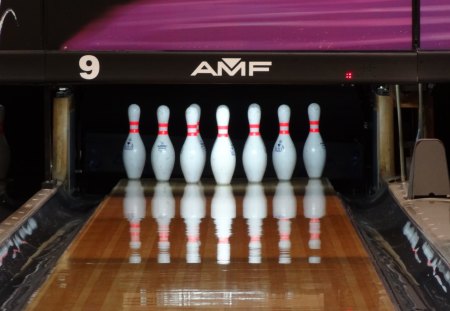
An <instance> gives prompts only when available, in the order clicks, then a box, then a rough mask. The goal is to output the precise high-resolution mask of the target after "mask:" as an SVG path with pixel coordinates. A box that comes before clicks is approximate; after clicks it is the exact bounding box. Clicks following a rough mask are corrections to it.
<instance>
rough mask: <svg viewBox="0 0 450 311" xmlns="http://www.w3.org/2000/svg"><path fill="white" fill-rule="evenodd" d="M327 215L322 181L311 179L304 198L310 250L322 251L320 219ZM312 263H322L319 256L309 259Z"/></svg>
mask: <svg viewBox="0 0 450 311" xmlns="http://www.w3.org/2000/svg"><path fill="white" fill-rule="evenodd" d="M325 213H326V198H325V194H324V189H323V185H322V181H321V180H320V179H315V178H314V179H309V180H308V184H307V185H306V188H305V196H304V197H303V214H304V215H305V217H306V218H308V219H309V241H308V246H309V248H310V249H320V247H321V241H320V218H322V217H323V216H325ZM309 261H310V263H320V257H319V256H311V257H309Z"/></svg>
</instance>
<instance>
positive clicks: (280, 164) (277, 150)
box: [272, 105, 297, 180]
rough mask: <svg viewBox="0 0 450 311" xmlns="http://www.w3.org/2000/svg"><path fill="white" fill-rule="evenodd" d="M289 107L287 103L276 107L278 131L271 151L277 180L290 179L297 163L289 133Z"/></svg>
mask: <svg viewBox="0 0 450 311" xmlns="http://www.w3.org/2000/svg"><path fill="white" fill-rule="evenodd" d="M290 118H291V108H289V106H287V105H281V106H280V107H278V120H279V123H280V132H279V134H278V138H277V141H276V143H275V146H274V147H273V151H272V161H273V167H274V168H275V173H276V174H277V177H278V179H279V180H290V179H291V178H292V173H293V172H294V169H295V164H296V163H297V151H296V150H295V145H294V142H293V141H292V138H291V135H290V134H289V119H290Z"/></svg>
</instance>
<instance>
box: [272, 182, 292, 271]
mask: <svg viewBox="0 0 450 311" xmlns="http://www.w3.org/2000/svg"><path fill="white" fill-rule="evenodd" d="M272 205H273V217H274V218H276V219H278V233H279V236H280V239H279V242H278V248H279V250H280V256H279V259H278V263H280V264H289V263H291V237H290V236H291V219H292V218H294V217H296V216H297V200H296V198H295V195H294V188H293V187H292V184H291V182H289V181H280V182H278V184H277V187H276V189H275V194H274V196H273V202H272Z"/></svg>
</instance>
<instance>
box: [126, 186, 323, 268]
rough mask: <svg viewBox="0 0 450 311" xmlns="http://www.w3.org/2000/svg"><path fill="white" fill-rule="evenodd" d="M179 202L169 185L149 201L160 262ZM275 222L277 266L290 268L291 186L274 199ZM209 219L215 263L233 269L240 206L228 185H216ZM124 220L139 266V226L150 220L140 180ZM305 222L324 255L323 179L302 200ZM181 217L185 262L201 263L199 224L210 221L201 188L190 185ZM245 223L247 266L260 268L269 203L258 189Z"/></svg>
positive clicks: (248, 199)
mask: <svg viewBox="0 0 450 311" xmlns="http://www.w3.org/2000/svg"><path fill="white" fill-rule="evenodd" d="M175 205H176V203H175V198H174V196H173V194H172V189H171V186H170V183H168V182H158V183H157V184H156V187H155V189H154V194H153V196H152V200H151V211H152V217H153V218H154V219H155V220H156V222H157V224H158V249H159V253H158V262H159V263H170V240H169V235H170V234H169V231H170V230H169V227H170V222H171V219H172V218H173V217H175V208H176V207H175ZM272 205H273V217H274V218H276V219H278V232H279V243H278V247H279V251H280V256H279V263H280V264H288V263H291V256H290V249H291V241H290V234H291V219H293V218H295V217H296V216H297V201H296V196H295V193H294V188H293V186H292V184H291V183H290V182H289V181H286V182H278V184H277V186H276V190H275V193H274V196H273V202H272ZM210 207H211V210H210V212H211V214H210V215H211V218H212V219H214V224H215V234H216V237H217V263H219V264H229V263H230V248H231V245H230V241H229V239H230V236H231V235H232V223H233V219H234V218H236V200H235V198H234V196H233V191H232V187H231V186H230V185H216V186H215V188H214V195H213V197H212V200H211V206H210ZM123 208H124V216H125V218H126V219H128V221H129V225H130V249H131V255H130V257H129V261H130V262H131V263H140V262H141V255H140V248H141V241H140V230H141V228H140V222H141V221H142V219H144V218H145V217H146V199H145V194H144V188H143V186H142V183H141V181H139V180H128V182H127V185H126V187H125V198H124V201H123ZM303 211H304V216H305V217H306V218H308V219H309V233H310V239H309V242H308V246H309V248H310V249H316V250H317V249H320V248H321V240H320V232H321V229H320V219H321V218H322V217H324V216H325V214H326V199H325V194H324V187H323V185H322V181H321V180H320V179H309V181H308V184H307V186H306V188H305V195H304V198H303ZM180 215H181V217H182V218H183V219H184V222H185V225H186V238H187V242H186V262H187V263H200V262H201V258H200V252H199V250H200V224H201V221H202V219H203V218H205V216H206V199H205V196H204V192H203V189H202V186H201V185H200V184H198V183H192V184H186V185H185V188H184V192H183V196H182V197H181V200H180ZM243 217H244V218H245V219H246V220H247V226H248V235H249V238H250V242H249V245H248V247H249V257H248V262H249V263H261V260H262V259H261V237H262V234H263V232H262V225H263V220H264V219H265V218H266V217H267V199H266V196H265V194H264V188H263V186H262V185H261V184H260V183H249V184H248V185H247V187H246V190H245V195H244V198H243ZM316 255H317V254H316ZM316 255H315V256H311V257H310V258H309V261H310V263H320V256H316Z"/></svg>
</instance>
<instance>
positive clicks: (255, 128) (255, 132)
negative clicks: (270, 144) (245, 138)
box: [249, 123, 261, 136]
mask: <svg viewBox="0 0 450 311" xmlns="http://www.w3.org/2000/svg"><path fill="white" fill-rule="evenodd" d="M249 127H250V133H249V135H250V136H260V135H261V134H260V133H259V124H258V123H253V124H249Z"/></svg>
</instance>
